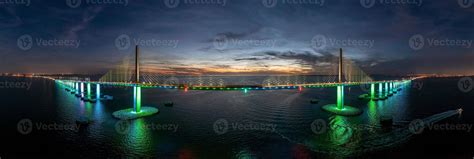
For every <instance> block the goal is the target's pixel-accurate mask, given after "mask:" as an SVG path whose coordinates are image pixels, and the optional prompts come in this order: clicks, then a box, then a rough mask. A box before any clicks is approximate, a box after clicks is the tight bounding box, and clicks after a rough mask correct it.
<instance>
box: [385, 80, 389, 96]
mask: <svg viewBox="0 0 474 159" xmlns="http://www.w3.org/2000/svg"><path fill="white" fill-rule="evenodd" d="M385 95H387V96H388V83H385Z"/></svg>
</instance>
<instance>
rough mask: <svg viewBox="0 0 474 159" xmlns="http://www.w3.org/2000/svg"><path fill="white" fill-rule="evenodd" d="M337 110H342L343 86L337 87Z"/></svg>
mask: <svg viewBox="0 0 474 159" xmlns="http://www.w3.org/2000/svg"><path fill="white" fill-rule="evenodd" d="M337 108H338V109H341V110H342V109H344V85H340V86H337Z"/></svg>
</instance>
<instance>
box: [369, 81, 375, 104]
mask: <svg viewBox="0 0 474 159" xmlns="http://www.w3.org/2000/svg"><path fill="white" fill-rule="evenodd" d="M374 98H375V84H373V83H371V84H370V99H371V100H372V99H374Z"/></svg>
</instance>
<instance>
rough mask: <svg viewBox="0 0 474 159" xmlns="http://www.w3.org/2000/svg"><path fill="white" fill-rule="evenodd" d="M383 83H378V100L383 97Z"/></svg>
mask: <svg viewBox="0 0 474 159" xmlns="http://www.w3.org/2000/svg"><path fill="white" fill-rule="evenodd" d="M382 85H383V83H379V93H378V98H380V97H382V96H383V89H382V87H383V86H382Z"/></svg>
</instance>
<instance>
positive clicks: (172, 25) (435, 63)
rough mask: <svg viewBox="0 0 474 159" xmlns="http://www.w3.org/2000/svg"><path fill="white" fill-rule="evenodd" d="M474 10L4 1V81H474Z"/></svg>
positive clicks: (375, 1) (286, 0) (469, 3)
mask: <svg viewBox="0 0 474 159" xmlns="http://www.w3.org/2000/svg"><path fill="white" fill-rule="evenodd" d="M473 4H474V0H459V1H458V0H430V1H427V0H426V1H423V0H409V1H401V0H391V1H386V0H361V1H359V0H350V1H349V0H330V1H329V0H64V1H63V0H51V1H49V0H48V1H44V0H43V1H41V0H17V1H10V0H5V1H0V34H1V36H0V57H1V58H0V72H5V73H7V72H9V73H16V72H19V73H105V72H107V71H109V70H111V69H114V68H117V67H120V66H124V65H126V64H130V61H131V60H130V59H131V56H132V55H133V54H134V49H135V45H138V46H139V48H140V53H141V64H142V70H145V71H149V72H156V73H163V74H323V73H325V72H328V71H333V70H334V69H333V68H334V66H335V65H334V64H335V62H336V59H337V56H338V49H339V48H343V51H344V58H345V59H346V60H349V61H351V62H353V65H354V67H358V68H360V69H361V70H363V71H365V72H366V73H368V74H387V75H395V74H425V73H426V74H428V73H430V74H431V73H436V74H474V62H473V61H474V47H473V46H472V45H474V44H472V41H473V40H474V30H473V28H474V5H473Z"/></svg>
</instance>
